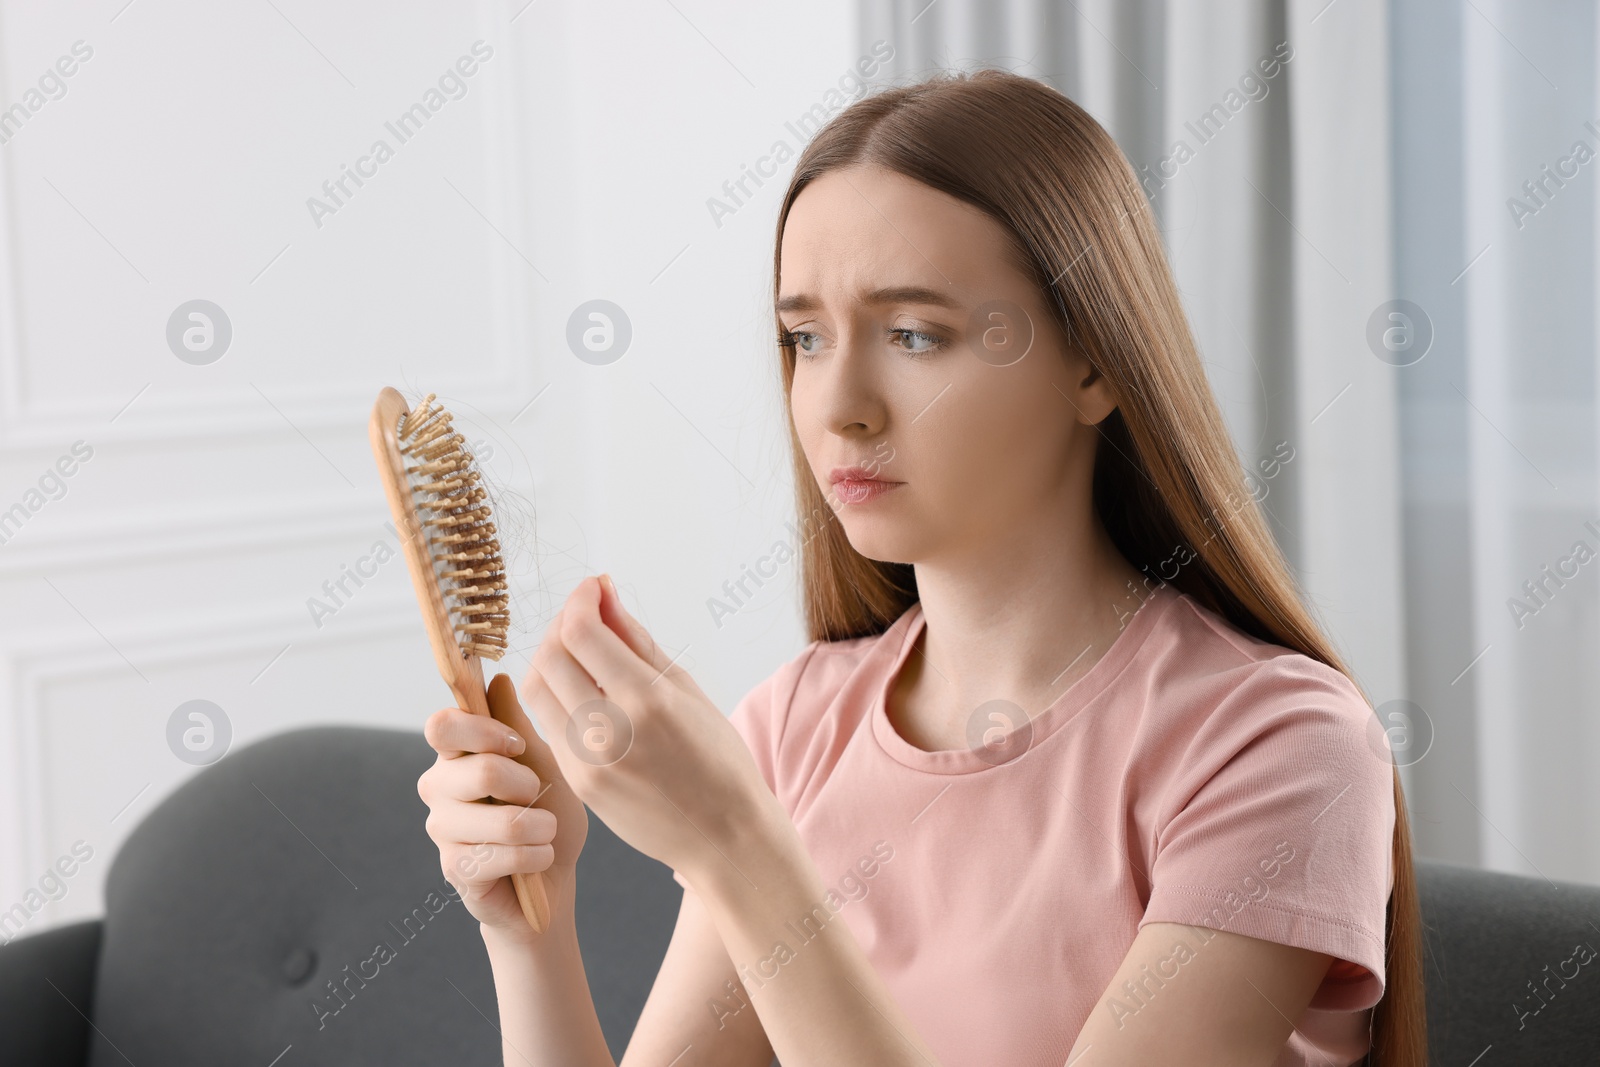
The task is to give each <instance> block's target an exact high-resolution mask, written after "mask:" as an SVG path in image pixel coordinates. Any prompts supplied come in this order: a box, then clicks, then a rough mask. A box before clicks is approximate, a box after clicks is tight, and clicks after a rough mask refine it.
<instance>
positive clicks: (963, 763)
mask: <svg viewBox="0 0 1600 1067" xmlns="http://www.w3.org/2000/svg"><path fill="white" fill-rule="evenodd" d="M1181 595H1182V594H1180V593H1179V592H1178V591H1177V590H1175V589H1173V588H1172V587H1170V586H1169V585H1167V584H1166V583H1162V584H1161V585H1159V586H1157V587H1156V588H1155V589H1154V590H1152V591H1151V592H1150V593H1149V595H1147V596H1146V597H1145V598H1144V600H1143V601H1142V602H1141V603H1140V605H1139V607H1138V608H1137V609H1135V611H1134V613H1133V616H1132V618H1130V619H1129V620H1128V621H1127V623H1126V624H1125V625H1124V626H1123V628H1122V632H1121V633H1119V634H1118V635H1117V636H1116V638H1115V639H1114V640H1113V641H1112V642H1111V647H1110V648H1108V649H1106V652H1105V654H1104V655H1103V656H1101V657H1100V658H1099V660H1097V661H1096V662H1095V664H1094V666H1093V667H1090V668H1089V670H1088V673H1086V674H1084V675H1083V677H1081V678H1079V679H1078V680H1077V681H1075V682H1073V683H1072V684H1071V685H1070V686H1068V687H1067V690H1066V692H1064V693H1062V694H1061V695H1060V696H1058V697H1056V699H1055V700H1054V701H1053V702H1052V703H1051V704H1050V705H1049V706H1048V707H1046V708H1045V709H1044V710H1043V711H1041V712H1039V713H1038V714H1037V715H1034V716H1033V717H1032V719H1031V721H1030V722H1028V723H1027V724H1026V725H1024V726H1021V727H1018V729H1017V730H1014V731H1012V733H1011V734H1008V735H1007V742H1009V743H1010V744H1015V745H1016V746H1017V751H1018V753H1019V755H1017V756H1015V757H1011V758H1010V759H1008V761H1007V762H1004V763H1000V762H997V761H996V760H995V759H994V758H992V757H990V756H989V754H988V753H982V752H978V751H974V750H972V749H968V748H957V749H941V750H938V751H933V752H930V751H927V750H925V749H921V748H918V747H917V746H916V745H913V744H912V743H911V742H909V741H907V740H906V739H905V738H903V737H901V736H900V734H899V732H898V731H896V730H895V728H894V724H893V723H891V722H890V721H889V710H888V703H889V686H890V685H891V684H892V683H893V682H894V680H895V679H896V678H897V677H898V676H899V674H900V668H901V667H902V666H904V664H905V661H906V660H907V659H908V658H909V657H910V655H911V650H912V649H913V648H914V647H915V646H916V642H917V637H918V636H919V635H920V634H921V633H922V630H923V627H924V625H925V622H926V620H925V619H924V618H923V614H922V602H921V601H920V600H919V601H917V602H916V603H915V604H913V605H911V607H909V608H907V609H906V610H905V612H904V613H902V614H901V616H900V618H898V619H897V620H895V622H894V623H893V624H892V625H891V626H890V628H889V629H888V630H887V631H885V633H884V635H883V638H882V639H881V640H883V642H884V644H885V647H889V648H895V654H894V659H893V661H892V662H891V663H890V665H889V669H888V671H887V672H885V674H884V675H883V678H882V680H881V681H879V682H878V683H877V684H876V685H875V686H874V697H873V702H872V710H871V712H870V713H869V718H870V720H871V723H872V734H873V736H874V737H875V738H876V739H877V742H878V746H879V748H881V749H882V750H883V752H884V753H885V754H886V755H888V756H889V757H890V758H891V759H893V760H894V761H895V762H897V763H900V764H902V765H904V766H906V767H910V768H912V769H913V770H919V771H927V772H929V773H933V774H977V773H981V772H983V771H987V770H994V769H997V768H998V767H1006V766H1010V765H1011V764H1013V763H1016V762H1018V761H1019V760H1022V759H1025V758H1026V755H1027V751H1028V750H1031V749H1032V748H1036V747H1038V746H1039V745H1040V744H1041V743H1042V742H1043V741H1044V740H1045V739H1046V738H1048V737H1050V735H1052V734H1054V733H1055V732H1057V731H1058V730H1060V729H1061V728H1062V727H1063V726H1065V725H1066V724H1067V723H1069V722H1070V721H1072V720H1073V719H1074V718H1076V717H1077V713H1078V712H1079V711H1080V710H1082V709H1083V707H1084V706H1085V705H1086V704H1088V703H1089V702H1090V701H1091V700H1093V699H1094V698H1095V697H1096V696H1098V695H1099V694H1100V693H1102V692H1103V691H1104V690H1105V689H1106V688H1107V687H1108V686H1109V685H1110V684H1111V682H1112V681H1113V680H1114V679H1115V678H1116V677H1117V675H1119V674H1121V673H1122V670H1123V668H1124V667H1126V666H1127V665H1128V664H1129V662H1131V661H1132V659H1133V657H1134V655H1135V654H1136V653H1137V652H1138V651H1139V648H1140V646H1141V645H1143V644H1144V641H1145V638H1146V637H1148V636H1149V634H1150V631H1151V630H1152V629H1153V628H1154V627H1155V623H1156V620H1157V618H1158V617H1159V616H1160V615H1161V613H1162V612H1163V611H1164V610H1165V609H1166V607H1167V605H1168V604H1169V603H1171V602H1172V601H1174V600H1177V599H1178V598H1179V597H1180V596H1181ZM896 639H898V641H899V645H898V647H896V646H895V644H894V642H895V641H896ZM1029 730H1031V731H1032V733H1031V736H1028V735H1026V734H1025V733H1024V732H1025V731H1029ZM1022 736H1027V741H1026V742H1025V743H1018V741H1017V740H1016V739H1017V738H1019V737H1022Z"/></svg>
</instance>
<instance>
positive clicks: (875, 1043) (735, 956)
mask: <svg viewBox="0 0 1600 1067" xmlns="http://www.w3.org/2000/svg"><path fill="white" fill-rule="evenodd" d="M741 838H742V839H741V840H739V841H737V842H734V843H732V846H731V847H729V848H728V849H726V850H725V854H724V855H725V858H723V857H713V858H712V859H711V860H710V861H708V863H707V865H706V867H705V869H704V870H703V871H698V872H686V873H685V877H686V878H687V879H688V880H689V881H690V884H692V885H693V886H694V888H695V891H696V892H697V893H699V894H700V895H701V897H702V899H703V900H704V901H705V902H706V905H707V908H708V910H709V911H710V912H711V915H712V919H713V921H714V922H715V923H716V926H717V931H718V933H719V934H720V935H721V937H722V942H723V945H724V947H725V948H726V949H727V951H728V955H729V957H730V958H731V959H732V960H733V963H734V966H735V967H736V968H737V970H738V973H739V977H740V979H741V980H742V981H743V983H744V987H745V990H746V992H747V994H748V996H749V998H750V1003H751V1005H752V1006H753V1007H754V1008H755V1010H756V1014H757V1015H758V1016H759V1017H760V1019H761V1025H762V1028H763V1029H764V1030H765V1031H766V1035H767V1039H768V1041H770V1042H771V1044H772V1049H773V1052H775V1053H776V1054H777V1057H778V1059H779V1060H780V1061H781V1062H782V1063H783V1065H784V1067H824V1065H826V1067H832V1065H834V1064H839V1063H871V1064H875V1065H876V1064H882V1065H885V1067H913V1065H916V1067H929V1065H934V1067H937V1061H936V1060H935V1059H934V1057H933V1053H932V1052H931V1051H930V1050H929V1049H928V1047H927V1046H926V1045H925V1044H924V1043H923V1042H922V1040H921V1038H920V1037H918V1035H917V1034H916V1033H915V1031H914V1030H913V1028H912V1025H911V1022H910V1020H909V1019H907V1018H906V1016H905V1013H904V1012H902V1011H901V1010H900V1008H899V1006H898V1005H897V1004H896V1003H895V1002H894V1000H893V999H892V998H891V997H890V995H889V990H888V987H887V986H885V985H884V983H883V980H882V979H881V978H879V977H878V974H877V972H876V971H874V970H873V969H872V965H871V963H870V962H869V961H868V960H867V956H866V953H865V952H864V951H863V950H862V948H861V946H860V944H859V943H857V941H856V939H855V936H854V935H853V934H852V933H851V932H850V929H849V927H847V926H846V925H845V924H844V923H843V922H842V921H841V920H840V918H839V916H838V915H837V914H836V913H834V912H831V911H829V909H828V908H827V906H826V905H825V903H824V898H825V897H826V896H827V889H826V887H825V886H824V885H823V883H822V878H821V876H820V875H819V874H818V873H817V870H816V867H815V865H814V864H813V863H812V862H811V858H810V856H809V855H808V854H807V853H806V851H805V847H804V845H803V843H802V842H801V840H800V837H799V834H798V833H797V832H796V831H795V829H794V825H793V824H792V823H791V822H789V820H788V816H787V814H786V813H784V812H783V811H782V809H781V808H778V807H777V805H776V802H774V804H773V805H771V806H770V807H763V809H762V810H761V811H760V812H759V814H758V815H757V816H756V817H755V818H753V819H751V820H748V821H747V822H746V825H745V827H744V828H743V829H742V830H741Z"/></svg>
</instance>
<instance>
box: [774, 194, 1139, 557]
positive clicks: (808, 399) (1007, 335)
mask: <svg viewBox="0 0 1600 1067" xmlns="http://www.w3.org/2000/svg"><path fill="white" fill-rule="evenodd" d="M780 279H781V285H780V289H779V293H778V317H779V320H780V322H781V324H782V328H783V329H784V330H785V331H787V332H789V333H790V334H792V335H794V343H795V372H794V384H793V388H792V390H791V392H790V398H789V399H790V407H791V410H792V411H793V416H794V423H795V430H796V432H797V434H798V436H799V438H800V442H801V445H802V447H803V448H804V451H805V456H806V461H807V463H808V464H809V466H810V468H811V473H812V475H813V476H814V477H815V478H816V480H817V484H818V485H819V486H820V487H821V489H822V492H823V495H824V496H825V497H826V498H827V499H828V502H829V504H830V506H831V507H832V508H833V509H834V511H835V512H836V513H837V514H838V516H839V520H840V521H841V522H842V523H843V525H844V528H845V533H846V535H847V536H848V537H849V538H850V543H851V545H852V546H854V547H855V549H856V551H858V552H860V553H861V554H862V555H864V556H867V557H868V558H870V559H875V560H881V561H886V562H894V563H920V562H926V561H933V560H938V559H942V558H943V559H954V558H959V557H961V556H965V555H969V554H971V553H973V552H982V551H984V550H986V549H991V548H1000V547H1001V545H1002V543H1003V542H1004V541H1005V539H1006V538H1007V536H1008V535H1011V534H1014V533H1015V532H1017V531H1025V530H1029V529H1037V528H1038V524H1039V521H1040V519H1041V517H1044V516H1043V515H1042V512H1054V513H1055V514H1057V515H1060V514H1061V513H1062V510H1063V509H1072V508H1086V507H1088V506H1089V502H1088V488H1089V485H1090V484H1091V479H1092V471H1093V455H1094V453H1093V449H1094V444H1095V437H1096V431H1095V430H1094V427H1093V424H1094V423H1097V422H1099V421H1100V420H1101V419H1103V418H1104V417H1105V416H1106V415H1107V414H1109V413H1110V411H1111V410H1112V408H1113V407H1114V406H1115V398H1114V397H1113V396H1112V394H1111V391H1110V388H1109V385H1108V383H1107V382H1106V381H1105V379H1104V378H1102V377H1101V376H1099V375H1098V374H1097V373H1096V372H1095V371H1094V370H1093V368H1092V367H1091V366H1090V365H1089V363H1088V361H1087V360H1085V359H1083V358H1082V356H1081V355H1079V354H1078V353H1076V352H1075V351H1070V350H1068V349H1067V346H1066V345H1065V343H1064V339H1063V337H1062V336H1061V334H1060V331H1059V330H1058V329H1057V328H1056V327H1055V325H1054V320H1053V319H1052V317H1051V315H1050V314H1049V313H1048V312H1047V309H1046V306H1045V304H1044V303H1043V296H1042V294H1041V293H1040V292H1039V291H1038V290H1037V289H1036V288H1035V286H1034V284H1033V282H1032V281H1031V279H1030V278H1029V277H1028V276H1027V275H1025V274H1024V273H1022V271H1021V270H1020V269H1019V268H1018V267H1017V266H1016V265H1015V263H1013V261H1012V259H1011V257H1010V256H1009V255H1008V253H1007V238H1006V234H1005V231H1004V230H1003V229H1002V228H1001V226H1000V225H999V224H998V223H996V222H995V221H994V220H992V219H990V218H989V217H988V216H987V215H985V214H984V213H983V212H981V211H979V210H978V209H977V208H975V207H972V206H971V205H969V204H966V203H965V202H963V201H960V200H957V199H955V198H954V197H951V196H949V195H947V194H945V193H941V192H939V191H937V190H935V189H933V188H931V187H930V186H926V185H923V184H922V183H920V182H917V181H914V180H913V179H910V178H907V177H904V176H902V175H900V174H897V173H895V172H893V171H888V170H885V169H883V168H881V167H876V166H855V167H850V168H846V169H840V170H833V171H829V172H827V173H825V174H823V175H822V176H821V177H820V178H817V179H815V180H814V181H812V182H811V184H809V185H808V186H806V188H805V189H804V190H802V191H801V193H800V195H799V196H798V197H797V198H796V199H795V202H794V204H793V206H792V207H791V208H790V212H789V218H788V221H787V223H786V224H785V226H784V232H783V244H782V248H781V249H780ZM849 467H862V468H865V469H866V475H865V476H866V477H867V478H875V479H876V480H877V481H878V482H879V483H880V484H879V485H878V486H877V487H873V486H872V485H871V484H870V483H868V484H867V485H863V484H862V483H860V482H855V481H852V480H848V479H847V480H845V481H843V482H841V483H840V484H838V485H837V486H836V485H835V484H834V480H833V478H834V476H835V471H836V469H837V468H849ZM884 483H886V485H885V484H884Z"/></svg>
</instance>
